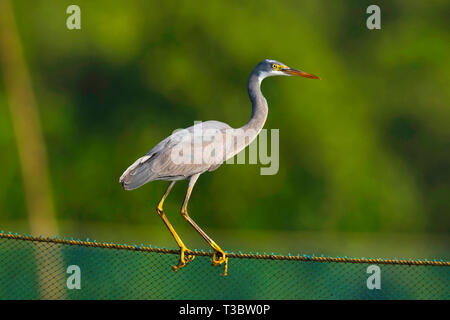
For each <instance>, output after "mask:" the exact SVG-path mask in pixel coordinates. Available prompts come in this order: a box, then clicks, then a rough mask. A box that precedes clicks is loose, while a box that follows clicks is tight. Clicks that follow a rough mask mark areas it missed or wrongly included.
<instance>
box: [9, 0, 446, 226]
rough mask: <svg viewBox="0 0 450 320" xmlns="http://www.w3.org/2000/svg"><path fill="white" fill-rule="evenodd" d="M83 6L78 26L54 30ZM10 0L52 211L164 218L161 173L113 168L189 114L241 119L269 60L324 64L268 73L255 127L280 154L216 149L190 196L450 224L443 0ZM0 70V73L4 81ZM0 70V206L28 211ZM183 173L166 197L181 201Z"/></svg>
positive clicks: (343, 222)
mask: <svg viewBox="0 0 450 320" xmlns="http://www.w3.org/2000/svg"><path fill="white" fill-rule="evenodd" d="M70 4H77V5H79V6H80V8H81V19H82V29H81V30H68V29H67V28H66V18H67V17H68V15H67V14H66V8H67V7H68V6H69V5H70ZM369 4H371V2H370V1H331V0H329V1H325V0H324V1H276V2H275V1H202V2H200V1H110V0H109V1H105V0H103V1H100V0H97V1H87V0H77V1H67V0H64V1H33V2H30V1H24V0H16V1H14V2H13V6H14V12H15V16H16V20H17V24H18V29H19V32H20V35H21V40H22V42H23V46H24V50H25V56H26V60H27V64H28V67H29V69H30V72H31V75H32V81H33V87H34V90H35V94H36V96H37V101H38V106H39V109H40V115H41V121H42V125H43V129H44V136H45V140H46V143H47V148H48V152H49V162H50V171H51V175H52V176H51V181H52V187H53V193H54V198H55V202H56V209H57V217H58V218H59V219H61V220H72V221H83V222H106V221H108V222H115V223H122V222H128V223H133V224H140V223H152V222H154V223H160V221H159V220H158V219H159V218H158V217H157V216H156V214H154V207H155V206H156V204H157V202H158V201H159V199H160V197H161V195H162V193H163V192H164V189H165V188H166V183H165V182H153V183H150V184H147V185H145V186H144V187H142V188H140V189H138V190H135V191H133V192H125V191H124V190H123V189H122V188H121V186H120V185H119V183H118V178H119V176H120V175H121V173H122V172H123V171H124V170H125V169H126V168H127V167H128V166H129V165H130V164H131V163H132V162H134V160H135V159H137V158H138V157H140V156H141V155H143V154H144V153H145V152H147V151H148V150H149V149H150V148H152V147H153V146H154V145H155V144H156V143H158V142H159V141H160V140H162V139H163V138H165V137H166V136H168V135H169V134H171V133H172V131H173V130H174V129H177V128H183V127H187V126H190V125H192V124H193V122H194V120H211V119H215V120H219V121H224V122H227V123H229V124H230V125H231V126H233V127H239V126H242V125H243V124H245V123H246V122H247V120H248V118H249V117H250V113H251V109H250V103H249V100H248V97H247V91H246V83H247V79H248V76H249V74H250V72H251V71H252V69H253V68H254V66H255V65H256V64H257V63H258V62H259V61H260V60H262V59H265V58H272V59H277V60H280V61H282V62H283V63H286V64H287V65H289V66H291V67H294V68H299V69H302V70H305V71H307V72H311V73H314V74H317V75H319V76H320V77H321V78H322V79H323V80H321V81H312V80H307V79H297V78H295V79H294V78H270V79H267V80H266V81H265V82H264V83H263V92H264V94H265V96H266V98H267V100H268V102H269V108H270V113H269V118H268V121H267V123H266V126H265V128H268V129H270V128H279V129H280V169H279V172H278V174H277V175H274V176H261V175H260V174H259V166H257V165H248V164H247V165H223V166H222V167H221V168H220V169H218V170H217V171H215V172H214V173H206V174H204V175H202V176H201V178H200V180H199V182H198V183H197V185H196V187H195V190H194V193H193V196H192V200H191V203H190V212H191V214H192V216H193V217H194V219H196V220H197V221H198V222H199V224H200V225H205V226H211V227H215V228H223V229H228V228H230V229H233V228H235V229H237V228H240V229H260V230H262V229H280V230H305V231H318V230H321V231H386V232H400V231H408V232H448V231H449V225H450V224H449V205H448V198H449V191H450V183H449V181H450V170H449V163H450V152H449V150H450V148H449V147H450V127H449V119H450V108H449V104H448V102H449V101H450V99H449V90H448V84H449V83H450V64H449V52H450V37H449V32H448V31H449V28H448V27H449V25H448V17H447V16H446V15H444V14H445V13H448V9H449V4H448V2H447V1H430V2H424V1H419V0H417V1H407V0H401V1H400V0H397V1H381V2H380V3H379V5H380V7H381V12H382V29H381V30H368V29H367V28H366V25H365V23H366V18H367V17H368V15H367V14H366V13H365V10H366V8H367V6H368V5H369ZM0 81H3V80H0ZM6 103H7V100H6V96H5V91H4V83H1V82H0V150H2V156H1V157H0V166H1V168H2V183H1V184H0V212H1V217H2V222H3V223H6V222H7V221H8V220H15V219H23V218H25V217H26V206H25V204H24V201H25V199H24V196H23V186H22V180H21V172H20V164H19V161H18V156H17V149H16V146H15V143H16V141H15V139H14V134H13V130H12V125H11V121H10V115H9V112H8V109H7V108H6ZM186 186H187V185H186V183H185V182H181V183H177V184H176V186H175V188H174V191H173V193H172V194H171V196H170V197H169V199H168V200H167V202H166V211H167V212H168V215H169V216H174V215H177V214H178V211H179V208H180V207H181V202H182V199H183V196H184V193H185V190H186Z"/></svg>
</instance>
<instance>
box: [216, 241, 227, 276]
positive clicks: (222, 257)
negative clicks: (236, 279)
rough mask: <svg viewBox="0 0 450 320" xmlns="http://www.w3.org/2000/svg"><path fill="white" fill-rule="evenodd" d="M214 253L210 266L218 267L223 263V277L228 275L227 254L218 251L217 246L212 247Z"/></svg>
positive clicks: (220, 250)
mask: <svg viewBox="0 0 450 320" xmlns="http://www.w3.org/2000/svg"><path fill="white" fill-rule="evenodd" d="M213 249H214V253H213V258H212V265H213V266H220V265H221V264H222V263H224V271H223V274H222V275H223V276H226V275H227V274H228V257H227V254H226V253H225V252H224V251H223V250H222V249H220V247H219V246H217V245H216V246H215V247H213Z"/></svg>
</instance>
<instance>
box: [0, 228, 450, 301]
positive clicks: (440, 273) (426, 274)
mask: <svg viewBox="0 0 450 320" xmlns="http://www.w3.org/2000/svg"><path fill="white" fill-rule="evenodd" d="M48 240H50V241H47V240H45V239H42V240H38V239H36V238H26V237H21V236H13V235H5V234H1V235H0V277H1V279H0V299H449V298H450V290H449V285H450V283H449V282H450V277H449V271H450V268H449V266H450V263H449V262H446V261H415V262H416V263H417V264H418V265H408V264H404V265H403V264H391V263H389V261H388V260H384V261H382V260H380V263H373V264H375V265H377V266H379V267H380V270H381V273H380V275H381V277H380V284H381V289H372V290H369V289H368V287H367V279H368V277H369V276H371V274H368V273H367V268H368V267H369V266H371V265H372V264H371V263H367V260H360V261H361V262H362V263H360V262H359V263H358V262H357V261H356V260H358V259H355V260H350V261H352V263H350V262H345V261H346V259H345V258H332V259H338V260H337V261H341V262H329V261H327V262H321V261H310V260H308V259H309V258H305V260H304V261H302V260H274V259H270V258H264V259H254V258H236V257H230V258H229V268H228V269H229V272H228V276H227V277H223V276H222V275H221V274H222V273H223V267H213V266H212V265H211V258H210V257H208V256H197V257H196V258H195V259H194V261H192V262H190V263H189V264H188V265H187V266H186V267H184V268H183V269H180V270H179V271H177V272H173V271H172V269H171V266H173V265H175V264H176V263H177V261H178V256H177V255H176V254H174V253H173V252H172V251H170V250H166V251H158V250H156V249H152V250H155V251H156V252H151V251H146V250H143V248H139V247H133V246H129V247H127V246H126V245H122V246H120V245H116V246H113V247H110V248H107V247H103V245H101V244H96V243H95V242H83V241H71V240H70V239H68V240H62V239H60V240H59V239H56V240H55V239H48ZM99 246H101V247H99ZM121 247H122V248H121ZM127 248H128V249H127ZM277 257H280V256H277ZM288 258H289V257H288ZM324 259H326V258H324ZM339 259H340V260H339ZM324 261H325V260H324ZM397 262H398V261H397ZM400 263H401V261H400ZM422 264H423V265H422ZM71 265H76V266H78V267H79V270H80V285H81V288H80V289H69V288H68V286H67V280H68V279H69V277H70V276H71V275H72V272H69V273H68V272H67V271H68V267H69V266H71ZM69 271H70V270H69ZM69 280H70V279H69Z"/></svg>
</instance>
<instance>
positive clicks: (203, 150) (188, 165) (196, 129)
mask: <svg viewBox="0 0 450 320" xmlns="http://www.w3.org/2000/svg"><path fill="white" fill-rule="evenodd" d="M276 75H299V76H303V77H307V78H313V79H317V77H316V76H313V75H311V74H308V73H305V72H303V71H298V70H294V69H290V68H288V67H287V66H285V65H284V64H282V63H281V62H278V61H276V60H268V59H266V60H263V61H262V62H260V63H259V64H258V65H257V66H256V68H255V69H254V70H253V72H252V73H251V75H250V78H249V81H248V86H247V87H248V94H249V97H250V100H251V102H252V116H251V118H250V120H249V121H248V122H247V124H245V125H244V126H242V127H241V128H237V129H234V128H232V127H231V126H229V125H228V124H226V123H223V122H220V121H206V122H200V123H197V124H195V125H194V126H191V127H189V128H186V129H184V130H180V131H177V132H175V133H173V134H172V135H170V136H169V137H167V138H166V139H164V140H162V141H161V142H160V143H158V144H157V145H156V146H155V147H153V148H152V149H151V150H150V151H149V152H147V153H146V154H145V155H144V156H143V157H141V158H139V159H137V160H136V161H135V162H134V163H133V164H132V165H131V166H130V167H128V169H127V170H125V172H124V173H123V174H122V176H121V177H120V179H119V182H120V183H121V184H122V186H123V187H124V188H125V189H126V190H132V189H136V188H139V187H140V186H142V185H143V184H145V183H147V182H149V181H153V180H166V181H171V183H170V185H169V188H168V190H167V191H166V193H165V195H164V196H163V198H162V200H161V202H160V204H159V205H158V207H157V211H158V213H159V214H160V216H161V217H162V218H163V220H164V222H165V223H166V226H167V227H168V228H169V230H170V232H171V233H172V235H173V236H174V238H175V240H176V241H177V243H178V245H179V246H180V253H181V256H180V262H179V263H178V265H177V266H176V267H174V269H175V270H177V269H179V268H181V267H183V266H185V265H186V263H187V262H189V261H191V260H192V259H193V256H192V255H190V251H189V250H188V249H187V248H186V247H185V246H184V244H183V243H182V241H181V239H180V238H179V237H178V235H177V234H176V232H175V230H174V229H173V228H172V226H171V225H170V223H169V222H168V220H167V218H166V217H165V214H164V212H163V209H162V204H163V202H164V200H165V198H166V197H167V195H168V193H169V192H170V190H171V188H172V187H173V185H174V183H175V181H177V180H184V179H189V188H188V192H187V195H186V198H185V201H184V203H183V207H182V210H181V213H182V215H183V217H184V218H185V219H186V220H187V221H188V222H189V223H191V225H192V226H193V227H194V228H195V229H196V230H197V231H198V232H199V233H200V234H201V235H202V237H203V238H205V240H206V241H207V242H208V243H209V244H210V245H211V246H212V247H213V249H214V256H213V265H219V264H221V263H224V262H225V265H226V262H227V257H226V254H225V252H224V251H223V250H221V249H220V248H219V246H217V244H215V243H214V241H212V239H211V238H209V237H208V236H207V235H206V233H204V232H203V230H201V229H200V228H199V227H198V226H197V225H196V224H195V222H194V221H193V220H192V219H191V218H190V217H189V215H188V214H187V203H188V201H189V197H190V194H191V191H192V188H193V186H194V184H195V182H196V181H197V179H198V177H199V176H200V174H202V173H204V172H206V171H213V170H215V169H217V168H218V167H219V166H220V165H221V164H222V163H223V162H224V161H226V160H227V159H229V158H231V157H233V156H234V155H236V154H237V153H238V152H240V151H241V150H243V149H244V148H245V147H246V146H248V145H249V144H250V143H251V142H252V141H253V140H254V139H255V138H256V137H257V136H258V134H259V133H260V131H261V130H262V128H263V126H264V123H265V121H266V119H267V114H268V105H267V100H266V99H265V98H264V96H263V94H262V92H261V88H260V86H261V82H262V80H263V79H264V78H266V77H269V76H276ZM185 252H186V254H187V255H188V257H185ZM217 255H220V257H219V258H217ZM225 268H226V267H225ZM225 273H226V269H225Z"/></svg>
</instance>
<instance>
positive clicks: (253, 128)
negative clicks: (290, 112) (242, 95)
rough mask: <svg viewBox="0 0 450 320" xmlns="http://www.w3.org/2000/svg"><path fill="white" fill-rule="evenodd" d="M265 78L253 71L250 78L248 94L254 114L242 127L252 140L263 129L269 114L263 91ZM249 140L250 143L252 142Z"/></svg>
mask: <svg viewBox="0 0 450 320" xmlns="http://www.w3.org/2000/svg"><path fill="white" fill-rule="evenodd" d="M262 79H263V78H261V77H258V76H257V75H256V74H255V73H253V72H252V74H251V75H250V78H249V79H248V85H247V89H248V95H249V97H250V101H251V102H252V116H251V118H250V120H249V121H248V122H247V124H245V125H244V126H243V127H241V128H240V129H242V130H244V131H245V132H246V133H248V137H249V138H250V142H251V141H252V140H253V139H254V138H256V136H257V135H258V134H259V132H260V131H261V129H262V128H263V127H264V123H265V122H266V119H267V114H268V113H269V109H268V106H267V100H266V98H264V96H263V94H262V92H261V81H262ZM250 142H249V143H250Z"/></svg>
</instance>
